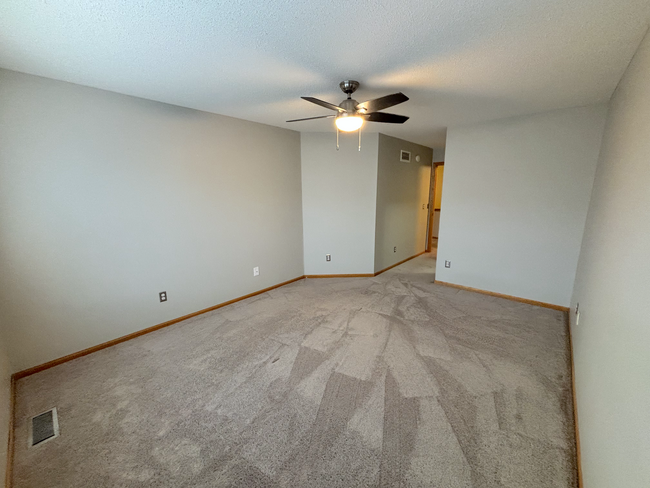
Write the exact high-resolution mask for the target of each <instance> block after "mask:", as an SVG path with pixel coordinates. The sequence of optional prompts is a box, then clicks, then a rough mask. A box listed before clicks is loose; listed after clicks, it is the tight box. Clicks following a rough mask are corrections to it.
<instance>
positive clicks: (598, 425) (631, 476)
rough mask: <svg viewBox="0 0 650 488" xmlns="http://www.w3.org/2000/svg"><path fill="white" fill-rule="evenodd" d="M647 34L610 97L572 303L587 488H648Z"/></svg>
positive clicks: (649, 44)
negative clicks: (577, 316)
mask: <svg viewBox="0 0 650 488" xmlns="http://www.w3.org/2000/svg"><path fill="white" fill-rule="evenodd" d="M648 80H650V35H646V37H645V39H644V40H643V42H642V43H641V46H640V47H639V50H638V51H637V53H636V55H635V57H634V58H633V60H632V63H631V64H630V66H629V67H628V69H627V71H626V73H625V75H624V76H623V79H622V81H621V83H620V84H619V86H618V88H617V90H616V92H615V93H614V97H613V98H612V100H611V104H610V109H609V113H608V116H607V125H606V128H605V134H604V136H603V146H602V150H601V154H600V161H599V163H598V170H597V172H596V179H595V182H594V187H593V193H592V196H591V204H590V206H589V215H588V218H587V225H586V228H585V234H584V239H583V242H582V250H581V252H580V262H579V265H578V273H577V276H576V284H575V290H574V292H573V299H572V306H573V307H575V304H576V303H577V302H579V303H580V322H579V324H578V325H576V324H575V315H574V314H571V315H572V322H573V325H572V331H573V348H574V354H575V357H574V360H575V372H576V394H577V405H578V421H579V426H580V441H581V442H580V447H581V451H582V452H581V454H582V467H583V475H584V481H585V487H587V488H601V487H602V488H606V487H607V488H609V487H612V486H621V487H623V486H624V487H626V488H641V487H647V486H650V464H649V463H648V460H650V407H649V405H650V85H649V84H648Z"/></svg>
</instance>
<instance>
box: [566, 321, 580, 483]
mask: <svg viewBox="0 0 650 488" xmlns="http://www.w3.org/2000/svg"><path fill="white" fill-rule="evenodd" d="M566 328H567V335H568V337H569V356H570V361H571V395H572V398H573V425H574V428H575V437H576V438H575V440H576V467H577V469H578V488H582V487H583V486H584V485H583V482H582V460H581V457H580V429H579V428H578V403H577V401H576V369H575V363H574V361H573V337H572V335H571V313H570V311H567V313H566Z"/></svg>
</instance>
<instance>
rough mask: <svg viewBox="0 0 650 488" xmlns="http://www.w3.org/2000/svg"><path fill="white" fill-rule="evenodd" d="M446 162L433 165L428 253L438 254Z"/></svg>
mask: <svg viewBox="0 0 650 488" xmlns="http://www.w3.org/2000/svg"><path fill="white" fill-rule="evenodd" d="M444 171H445V162H444V161H440V162H437V163H433V166H432V168H431V191H430V192H429V219H428V221H429V226H428V230H427V245H426V250H427V252H432V253H434V254H436V253H437V252H438V231H439V229H440V208H441V205H440V203H441V201H442V179H443V175H444Z"/></svg>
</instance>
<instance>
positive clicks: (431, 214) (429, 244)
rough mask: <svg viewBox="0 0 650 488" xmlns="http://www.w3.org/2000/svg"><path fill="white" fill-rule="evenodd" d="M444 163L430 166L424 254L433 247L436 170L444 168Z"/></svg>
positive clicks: (440, 162) (439, 162) (435, 163)
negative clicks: (427, 221)
mask: <svg viewBox="0 0 650 488" xmlns="http://www.w3.org/2000/svg"><path fill="white" fill-rule="evenodd" d="M444 164H445V162H444V161H438V162H434V163H432V164H431V187H430V190H429V225H428V228H427V246H426V252H431V248H432V247H433V221H434V219H433V217H434V215H435V211H436V210H435V208H433V207H435V202H436V168H438V166H444Z"/></svg>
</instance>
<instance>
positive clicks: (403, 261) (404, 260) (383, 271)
mask: <svg viewBox="0 0 650 488" xmlns="http://www.w3.org/2000/svg"><path fill="white" fill-rule="evenodd" d="M425 252H426V251H422V252H419V253H417V254H416V255H415V256H411V257H410V258H406V259H403V260H402V261H400V262H399V263H395V264H393V265H392V266H389V267H388V268H384V269H382V270H381V271H377V272H376V273H375V274H374V275H371V276H377V275H380V274H382V273H385V272H386V271H388V270H389V269H393V268H394V267H395V266H399V265H400V264H404V263H405V262H407V261H410V260H411V259H415V258H417V257H418V256H422V255H423V254H424V253H425Z"/></svg>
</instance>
